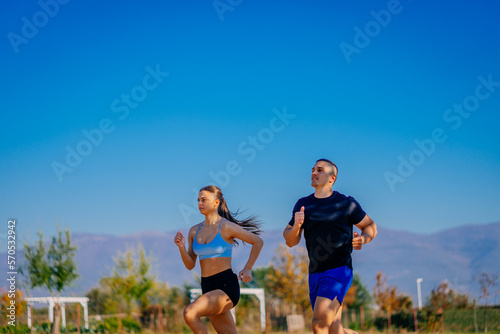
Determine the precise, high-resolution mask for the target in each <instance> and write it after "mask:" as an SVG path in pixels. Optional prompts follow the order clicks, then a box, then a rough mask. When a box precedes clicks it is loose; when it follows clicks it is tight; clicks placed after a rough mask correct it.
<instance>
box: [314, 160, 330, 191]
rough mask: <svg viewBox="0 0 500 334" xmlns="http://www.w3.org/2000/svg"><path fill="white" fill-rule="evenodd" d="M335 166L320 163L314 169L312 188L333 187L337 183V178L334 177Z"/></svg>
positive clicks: (323, 162)
mask: <svg viewBox="0 0 500 334" xmlns="http://www.w3.org/2000/svg"><path fill="white" fill-rule="evenodd" d="M333 171H334V169H333V166H332V165H330V164H329V163H327V162H326V161H318V162H316V164H315V165H314V167H313V168H312V173H311V186H313V187H314V188H318V187H320V188H321V187H327V186H329V187H331V186H333V183H335V178H336V177H335V176H333V175H332V173H333Z"/></svg>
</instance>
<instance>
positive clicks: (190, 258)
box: [174, 226, 196, 270]
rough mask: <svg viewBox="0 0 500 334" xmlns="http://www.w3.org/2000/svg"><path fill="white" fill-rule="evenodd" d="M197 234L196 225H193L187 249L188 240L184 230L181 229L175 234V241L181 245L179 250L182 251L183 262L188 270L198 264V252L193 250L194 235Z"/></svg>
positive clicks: (178, 245)
mask: <svg viewBox="0 0 500 334" xmlns="http://www.w3.org/2000/svg"><path fill="white" fill-rule="evenodd" d="M195 234H196V229H195V226H193V227H191V229H190V230H189V234H188V250H186V245H185V244H186V241H185V239H184V236H183V235H182V232H181V231H179V232H177V234H176V235H175V238H174V243H175V244H176V245H177V247H179V251H180V252H181V258H182V262H184V265H185V266H186V268H187V269H188V270H191V269H193V268H194V266H195V265H196V254H195V253H194V251H193V240H194V235H195Z"/></svg>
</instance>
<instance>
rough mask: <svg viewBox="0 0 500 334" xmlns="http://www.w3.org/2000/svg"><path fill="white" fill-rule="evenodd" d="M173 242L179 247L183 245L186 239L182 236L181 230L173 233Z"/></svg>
mask: <svg viewBox="0 0 500 334" xmlns="http://www.w3.org/2000/svg"><path fill="white" fill-rule="evenodd" d="M174 243H175V244H176V245H177V247H179V248H181V247H185V244H186V241H185V239H184V236H183V235H182V232H181V231H179V232H177V234H176V235H175V238H174Z"/></svg>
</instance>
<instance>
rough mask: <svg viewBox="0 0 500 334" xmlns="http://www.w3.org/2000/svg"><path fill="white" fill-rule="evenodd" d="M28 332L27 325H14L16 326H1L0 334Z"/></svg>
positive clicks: (23, 333)
mask: <svg viewBox="0 0 500 334" xmlns="http://www.w3.org/2000/svg"><path fill="white" fill-rule="evenodd" d="M29 332H30V328H29V327H28V325H16V326H10V325H6V326H1V327H0V333H2V334H4V333H9V334H27V333H29Z"/></svg>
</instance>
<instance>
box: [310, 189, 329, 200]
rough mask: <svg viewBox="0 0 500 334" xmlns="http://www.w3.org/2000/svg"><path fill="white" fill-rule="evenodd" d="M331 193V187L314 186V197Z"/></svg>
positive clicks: (327, 195) (325, 196)
mask: <svg viewBox="0 0 500 334" xmlns="http://www.w3.org/2000/svg"><path fill="white" fill-rule="evenodd" d="M332 194H333V189H332V188H315V190H314V197H316V198H327V197H330V196H331V195H332Z"/></svg>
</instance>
